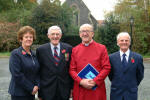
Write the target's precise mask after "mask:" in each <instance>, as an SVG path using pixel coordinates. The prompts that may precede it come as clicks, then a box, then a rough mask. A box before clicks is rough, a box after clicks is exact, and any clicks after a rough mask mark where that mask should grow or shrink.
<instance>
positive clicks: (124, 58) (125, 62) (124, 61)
mask: <svg viewBox="0 0 150 100" xmlns="http://www.w3.org/2000/svg"><path fill="white" fill-rule="evenodd" d="M122 56H123V59H122V65H123V68H125V67H126V66H127V60H126V54H125V53H124V54H123V55H122Z"/></svg>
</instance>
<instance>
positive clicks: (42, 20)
mask: <svg viewBox="0 0 150 100" xmlns="http://www.w3.org/2000/svg"><path fill="white" fill-rule="evenodd" d="M71 16H72V12H71V9H70V8H69V7H67V6H66V5H60V1H59V0H55V1H54V2H50V1H49V0H43V2H42V3H41V4H40V5H38V6H37V7H36V8H35V9H34V10H33V12H32V16H31V18H29V19H30V21H29V25H31V26H32V27H34V28H35V29H36V31H37V41H36V43H39V44H43V43H45V42H48V39H47V35H46V34H47V30H48V28H49V27H50V26H52V25H58V26H60V27H61V29H62V31H63V34H66V33H69V32H68V30H70V27H71V22H72V21H71V20H72V19H71Z"/></svg>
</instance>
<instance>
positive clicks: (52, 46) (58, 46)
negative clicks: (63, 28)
mask: <svg viewBox="0 0 150 100" xmlns="http://www.w3.org/2000/svg"><path fill="white" fill-rule="evenodd" d="M50 45H51V48H52V49H53V50H54V47H55V46H54V45H53V44H52V43H50ZM56 47H57V48H58V50H59V49H60V43H58V45H57V46H56Z"/></svg>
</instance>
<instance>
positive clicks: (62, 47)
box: [59, 42, 65, 63]
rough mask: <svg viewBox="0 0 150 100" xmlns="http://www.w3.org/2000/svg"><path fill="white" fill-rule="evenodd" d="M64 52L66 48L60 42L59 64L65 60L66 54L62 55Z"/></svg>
mask: <svg viewBox="0 0 150 100" xmlns="http://www.w3.org/2000/svg"><path fill="white" fill-rule="evenodd" d="M63 50H65V48H64V46H63V44H62V43H61V42H60V61H59V63H60V62H61V60H62V59H63V58H64V54H63V53H62V51H63Z"/></svg>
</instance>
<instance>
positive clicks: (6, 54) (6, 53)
mask: <svg viewBox="0 0 150 100" xmlns="http://www.w3.org/2000/svg"><path fill="white" fill-rule="evenodd" d="M8 56H10V52H0V57H8Z"/></svg>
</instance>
